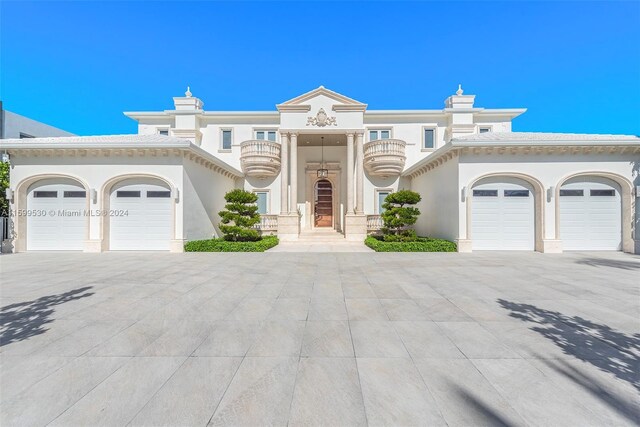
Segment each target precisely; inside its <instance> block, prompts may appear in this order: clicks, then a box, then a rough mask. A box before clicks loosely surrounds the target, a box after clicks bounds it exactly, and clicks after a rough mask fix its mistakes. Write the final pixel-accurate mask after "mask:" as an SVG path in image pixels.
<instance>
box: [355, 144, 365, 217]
mask: <svg viewBox="0 0 640 427" xmlns="http://www.w3.org/2000/svg"><path fill="white" fill-rule="evenodd" d="M363 139H364V134H363V133H358V134H357V136H356V174H357V180H356V183H357V185H356V187H357V188H356V214H358V215H362V214H364V141H363Z"/></svg>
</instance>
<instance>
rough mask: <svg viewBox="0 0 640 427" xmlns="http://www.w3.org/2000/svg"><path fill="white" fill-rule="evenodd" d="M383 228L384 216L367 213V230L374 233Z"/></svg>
mask: <svg viewBox="0 0 640 427" xmlns="http://www.w3.org/2000/svg"><path fill="white" fill-rule="evenodd" d="M380 229H382V217H381V216H380V215H367V232H369V233H374V232H376V231H380Z"/></svg>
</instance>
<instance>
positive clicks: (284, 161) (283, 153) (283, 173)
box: [280, 133, 289, 215]
mask: <svg viewBox="0 0 640 427" xmlns="http://www.w3.org/2000/svg"><path fill="white" fill-rule="evenodd" d="M288 151H289V134H287V133H282V134H280V215H286V214H287V213H288V212H289V198H288V197H287V196H288V193H289V153H288Z"/></svg>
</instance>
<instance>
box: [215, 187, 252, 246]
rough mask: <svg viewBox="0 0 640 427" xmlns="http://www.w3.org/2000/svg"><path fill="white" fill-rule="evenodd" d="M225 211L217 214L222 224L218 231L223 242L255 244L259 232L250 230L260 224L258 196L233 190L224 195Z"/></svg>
mask: <svg viewBox="0 0 640 427" xmlns="http://www.w3.org/2000/svg"><path fill="white" fill-rule="evenodd" d="M224 199H225V200H226V201H227V204H226V205H225V206H224V208H225V210H224V211H220V212H218V215H220V218H222V222H221V223H220V231H222V233H223V234H224V240H228V241H231V242H255V241H258V240H260V232H259V231H258V230H255V229H254V228H252V227H253V226H254V225H256V224H258V223H259V222H260V214H259V213H258V205H256V202H257V201H258V196H257V195H256V194H255V193H252V192H250V191H245V190H241V189H235V190H232V191H229V192H228V193H227V194H225V195H224Z"/></svg>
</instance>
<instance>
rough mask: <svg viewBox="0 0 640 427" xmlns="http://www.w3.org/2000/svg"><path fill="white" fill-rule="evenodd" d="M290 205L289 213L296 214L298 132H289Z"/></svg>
mask: <svg viewBox="0 0 640 427" xmlns="http://www.w3.org/2000/svg"><path fill="white" fill-rule="evenodd" d="M290 167H291V206H290V208H289V213H291V214H295V215H297V214H298V134H297V133H292V134H291V166H290Z"/></svg>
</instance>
